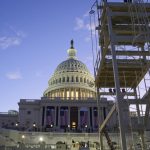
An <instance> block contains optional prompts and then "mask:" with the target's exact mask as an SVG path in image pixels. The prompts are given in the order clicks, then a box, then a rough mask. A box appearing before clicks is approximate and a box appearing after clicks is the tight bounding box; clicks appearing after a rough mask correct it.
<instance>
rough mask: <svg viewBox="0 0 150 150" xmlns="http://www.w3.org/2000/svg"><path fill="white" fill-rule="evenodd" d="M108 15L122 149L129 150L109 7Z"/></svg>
mask: <svg viewBox="0 0 150 150" xmlns="http://www.w3.org/2000/svg"><path fill="white" fill-rule="evenodd" d="M106 11H107V12H106V13H107V21H108V31H109V37H110V45H111V53H112V65H113V72H114V81H115V88H116V104H117V110H118V120H119V127H120V140H121V147H122V150H127V147H126V135H125V127H124V122H123V111H122V108H121V107H122V103H121V101H122V100H123V95H122V94H121V92H120V82H119V75H118V65H117V61H116V52H115V45H114V44H115V43H114V39H115V36H114V34H113V30H112V21H111V15H110V13H111V12H110V10H109V8H108V7H107V8H106Z"/></svg>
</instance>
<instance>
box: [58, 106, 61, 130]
mask: <svg viewBox="0 0 150 150" xmlns="http://www.w3.org/2000/svg"><path fill="white" fill-rule="evenodd" d="M60 108H61V107H60V106H58V129H60Z"/></svg>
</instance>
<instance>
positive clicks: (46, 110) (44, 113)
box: [44, 106, 47, 127]
mask: <svg viewBox="0 0 150 150" xmlns="http://www.w3.org/2000/svg"><path fill="white" fill-rule="evenodd" d="M46 112H47V106H45V113H44V127H46Z"/></svg>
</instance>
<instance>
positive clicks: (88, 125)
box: [88, 107, 91, 128]
mask: <svg viewBox="0 0 150 150" xmlns="http://www.w3.org/2000/svg"><path fill="white" fill-rule="evenodd" d="M90 119H91V118H90V107H88V128H90V126H91V125H90Z"/></svg>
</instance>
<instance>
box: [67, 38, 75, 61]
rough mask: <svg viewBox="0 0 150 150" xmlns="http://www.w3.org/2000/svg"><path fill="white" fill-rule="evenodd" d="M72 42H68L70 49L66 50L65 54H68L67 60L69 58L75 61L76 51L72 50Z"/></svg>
mask: <svg viewBox="0 0 150 150" xmlns="http://www.w3.org/2000/svg"><path fill="white" fill-rule="evenodd" d="M73 44H74V42H73V40H71V41H70V45H71V46H70V49H68V50H67V53H68V58H69V59H70V58H73V59H76V52H77V50H76V49H74V45H73Z"/></svg>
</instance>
